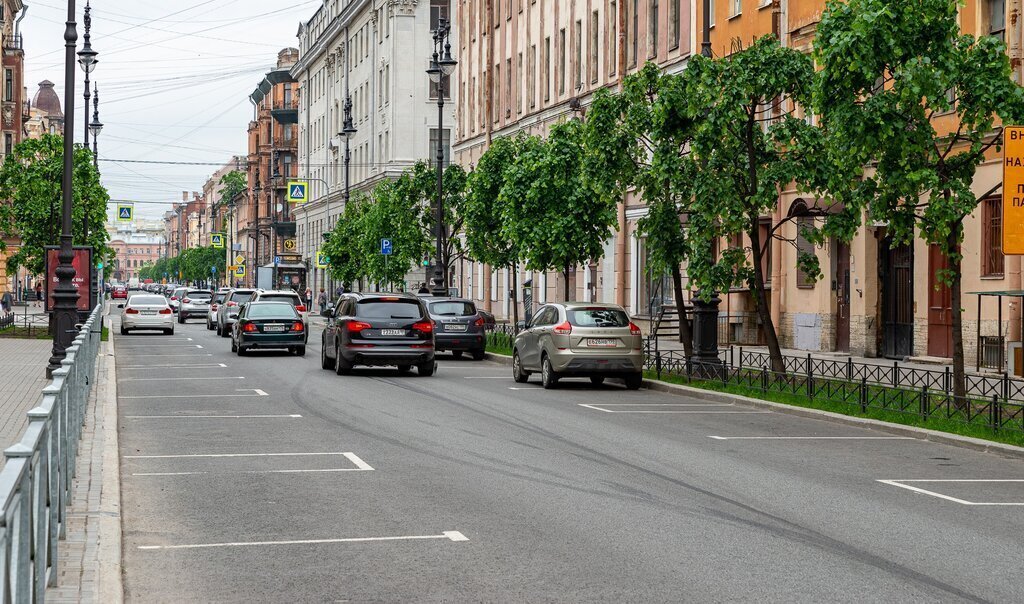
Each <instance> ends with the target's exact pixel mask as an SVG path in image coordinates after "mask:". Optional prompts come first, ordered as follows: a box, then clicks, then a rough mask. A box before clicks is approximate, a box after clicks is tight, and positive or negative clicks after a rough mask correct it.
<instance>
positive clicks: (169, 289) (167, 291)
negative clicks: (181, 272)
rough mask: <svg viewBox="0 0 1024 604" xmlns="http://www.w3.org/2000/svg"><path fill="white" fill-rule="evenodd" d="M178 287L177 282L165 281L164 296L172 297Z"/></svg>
mask: <svg viewBox="0 0 1024 604" xmlns="http://www.w3.org/2000/svg"><path fill="white" fill-rule="evenodd" d="M176 289H178V285H177V284H176V283H165V284H164V289H163V294H164V297H165V298H170V297H171V295H172V294H174V290H176Z"/></svg>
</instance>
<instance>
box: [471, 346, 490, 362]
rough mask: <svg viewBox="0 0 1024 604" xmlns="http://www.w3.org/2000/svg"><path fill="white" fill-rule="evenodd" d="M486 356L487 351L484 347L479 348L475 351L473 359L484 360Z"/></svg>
mask: <svg viewBox="0 0 1024 604" xmlns="http://www.w3.org/2000/svg"><path fill="white" fill-rule="evenodd" d="M486 356H487V351H486V350H484V349H483V348H478V349H476V350H474V351H473V360H474V361H482V360H484V357H486Z"/></svg>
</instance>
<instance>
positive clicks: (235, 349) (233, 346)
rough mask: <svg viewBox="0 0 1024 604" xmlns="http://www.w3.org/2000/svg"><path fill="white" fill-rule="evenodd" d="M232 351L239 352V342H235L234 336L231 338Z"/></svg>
mask: <svg viewBox="0 0 1024 604" xmlns="http://www.w3.org/2000/svg"><path fill="white" fill-rule="evenodd" d="M231 352H238V344H235V339H234V338H231Z"/></svg>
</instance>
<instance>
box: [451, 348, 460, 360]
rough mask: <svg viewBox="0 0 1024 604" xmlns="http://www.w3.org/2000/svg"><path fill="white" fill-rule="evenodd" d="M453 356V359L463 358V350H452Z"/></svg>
mask: <svg viewBox="0 0 1024 604" xmlns="http://www.w3.org/2000/svg"><path fill="white" fill-rule="evenodd" d="M452 358H453V359H461V358H462V351H461V350H453V351H452Z"/></svg>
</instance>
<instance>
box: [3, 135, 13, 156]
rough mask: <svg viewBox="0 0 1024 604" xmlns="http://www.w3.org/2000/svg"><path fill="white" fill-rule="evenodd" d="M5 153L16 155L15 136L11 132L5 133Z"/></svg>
mask: <svg viewBox="0 0 1024 604" xmlns="http://www.w3.org/2000/svg"><path fill="white" fill-rule="evenodd" d="M4 153H6V154H8V155H10V154H11V153H14V136H13V135H12V134H11V133H10V132H4Z"/></svg>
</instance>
